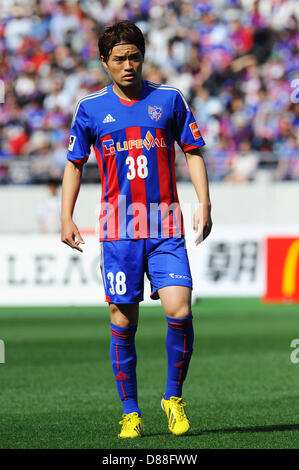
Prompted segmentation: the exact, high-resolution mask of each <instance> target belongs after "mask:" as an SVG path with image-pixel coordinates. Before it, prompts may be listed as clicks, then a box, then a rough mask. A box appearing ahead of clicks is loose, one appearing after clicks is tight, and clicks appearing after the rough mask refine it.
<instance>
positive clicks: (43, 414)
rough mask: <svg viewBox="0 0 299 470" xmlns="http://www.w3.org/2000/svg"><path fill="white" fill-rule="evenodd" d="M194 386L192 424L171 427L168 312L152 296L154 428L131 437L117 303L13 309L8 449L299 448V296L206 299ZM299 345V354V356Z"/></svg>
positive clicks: (0, 312)
mask: <svg viewBox="0 0 299 470" xmlns="http://www.w3.org/2000/svg"><path fill="white" fill-rule="evenodd" d="M193 314H194V327H195V343H194V354H193V357H192V360H191V363H190V368H189V374H188V377H187V381H186V382H185V385H184V394H183V397H184V399H185V400H186V401H187V408H186V411H187V414H188V416H189V418H190V421H191V431H190V433H189V434H188V435H186V436H183V437H176V436H173V435H171V434H170V433H169V431H168V428H167V421H166V417H165V415H164V413H163V412H162V411H161V408H160V400H161V395H162V393H163V391H164V387H165V381H166V352H165V337H166V321H165V319H164V315H163V311H162V309H161V307H154V308H151V307H142V308H141V311H140V323H139V328H138V332H137V335H136V347H137V351H138V365H137V375H138V388H139V404H140V407H141V410H142V413H143V418H144V426H145V433H144V437H143V438H142V439H133V440H121V439H118V438H117V434H118V432H119V429H120V425H119V424H118V421H119V420H120V419H121V413H122V409H121V403H120V401H119V399H118V395H117V392H116V385H115V381H114V378H113V374H112V368H111V365H110V357H109V343H110V331H109V327H110V324H109V318H108V310H107V308H105V307H104V308H90V307H82V308H77V307H70V308H1V309H0V338H1V339H2V340H4V342H5V352H6V362H5V364H0V377H1V391H0V404H1V406H0V447H1V448H2V449H28V448H31V449H65V448H68V449H83V448H85V449H225V448H229V449H238V448H242V449H245V448H246V449H256V448H261V449H276V448H280V449H287V448H297V449H298V448H299V396H298V383H299V363H297V364H294V363H292V362H291V360H290V355H291V352H292V349H291V347H290V343H291V341H292V340H293V339H295V338H299V306H298V305H289V304H288V305H265V304H263V303H262V302H261V301H260V300H258V299H202V300H200V301H199V302H197V303H196V304H195V305H194V307H193ZM298 356H299V355H298Z"/></svg>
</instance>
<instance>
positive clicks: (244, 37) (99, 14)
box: [0, 0, 299, 183]
mask: <svg viewBox="0 0 299 470" xmlns="http://www.w3.org/2000/svg"><path fill="white" fill-rule="evenodd" d="M297 3H298V2H296V1H294V0H275V2H274V1H270V0H255V1H254V2H251V1H245V0H244V1H242V2H240V1H235V0H233V1H232V0H211V1H207V0H196V1H194V2H191V1H184V2H173V1H170V0H165V1H164V0H163V1H157V2H156V1H155V2H149V1H147V0H144V1H141V2H136V0H129V1H116V0H105V1H101V2H99V1H89V0H88V1H87V0H82V1H80V2H74V1H73V0H61V1H59V2H52V1H48V0H41V1H40V2H36V1H35V0H28V1H27V2H26V3H24V2H23V3H22V2H17V1H14V0H10V1H8V2H7V1H6V2H1V3H0V18H1V21H0V67H1V72H2V76H1V79H2V80H3V81H4V82H5V102H4V103H3V104H0V106H1V113H0V127H1V130H3V138H2V139H1V140H0V155H1V154H3V153H5V154H6V153H7V152H8V153H9V157H11V158H7V159H6V163H5V165H7V170H8V173H9V167H10V165H12V164H14V165H17V164H18V162H19V161H20V162H21V163H20V164H21V165H22V167H24V164H25V162H26V164H27V166H28V170H30V171H31V168H32V165H33V160H32V158H31V156H30V154H28V149H29V148H31V146H30V143H31V140H32V139H33V138H34V130H36V126H38V127H40V128H43V125H44V122H46V123H47V129H48V131H49V133H50V134H51V136H52V141H53V152H51V153H50V154H49V157H48V158H47V159H46V160H45V159H44V164H46V162H47V165H48V171H50V168H51V167H52V166H56V167H57V171H59V172H60V174H62V170H61V166H60V165H59V164H58V165H57V162H59V161H60V159H59V157H58V156H57V155H58V153H59V152H60V149H61V147H62V146H63V145H64V143H65V140H66V138H67V137H66V136H67V131H66V129H67V128H69V125H70V121H71V110H72V109H73V106H74V104H75V103H76V102H77V100H78V99H80V98H81V97H82V96H84V95H85V94H86V93H92V92H96V91H98V90H99V89H101V88H103V87H104V86H106V84H107V78H106V76H105V74H104V73H103V70H99V68H98V66H97V64H96V55H97V37H98V33H99V31H101V30H102V29H103V27H104V25H105V24H107V22H109V21H114V20H118V19H132V20H133V21H135V22H138V25H139V26H140V28H141V29H142V31H143V32H144V34H145V37H146V43H147V61H148V63H150V64H151V67H150V68H148V71H147V68H145V70H144V77H145V78H147V73H149V74H150V75H149V80H152V81H155V80H156V79H155V78H154V76H155V75H158V74H160V75H162V77H161V78H162V83H165V84H168V85H171V86H176V87H178V88H180V89H181V90H182V91H183V92H184V93H185V96H186V97H187V98H188V100H189V102H190V104H191V105H193V106H194V107H195V108H196V116H195V117H196V118H197V119H198V121H199V122H201V123H203V124H202V126H203V127H202V131H203V132H204V135H205V139H206V142H207V145H208V146H209V147H210V149H211V150H213V151H214V149H215V150H217V149H218V148H219V150H221V146H222V143H221V139H220V131H221V134H222V135H223V132H224V133H225V135H226V136H227V137H229V138H230V139H231V140H232V144H233V145H232V147H234V149H233V150H232V152H234V151H235V150H238V148H239V145H240V140H239V133H238V128H237V127H235V122H236V120H238V119H239V117H236V114H240V113H239V112H238V110H237V109H236V108H234V106H232V103H233V101H234V100H235V98H236V97H235V93H236V92H237V94H238V98H239V99H240V100H241V102H242V109H243V115H245V118H246V116H247V117H248V127H247V128H245V132H248V131H249V132H250V139H249V140H250V142H251V149H252V150H253V151H254V150H257V151H259V144H258V143H259V142H260V141H261V140H262V139H264V138H266V139H268V138H272V139H274V140H275V142H276V143H277V145H275V148H274V149H273V151H274V153H275V155H274V156H275V160H276V161H277V162H278V161H279V160H280V159H283V158H284V155H283V142H284V141H285V140H284V137H283V136H282V135H281V128H280V126H279V124H278V122H279V120H280V118H281V117H283V116H285V115H286V114H288V117H289V118H290V121H291V127H290V129H289V131H290V133H291V135H293V134H296V135H298V120H297V121H296V108H298V104H297V105H296V107H290V96H291V95H292V93H293V92H294V90H293V89H292V87H291V83H292V80H293V79H296V78H298V67H299V53H298V50H299V49H298V22H299V13H298V7H297ZM29 12H30V14H29ZM154 68H156V72H155V69H154ZM158 69H159V71H158V72H157V70H158ZM157 82H161V80H160V79H157ZM198 87H203V88H204V89H205V90H206V93H207V97H205V98H204V101H205V103H204V104H203V107H204V110H202V109H201V107H200V106H197V105H196V100H197V97H198ZM215 100H218V101H220V105H221V108H222V111H221V113H220V114H218V116H219V119H220V121H219V123H220V126H221V129H220V131H219V132H218V131H217V123H216V122H215V119H214V118H212V119H210V116H211V114H210V109H209V106H207V105H209V104H210V103H211V102H215ZM57 104H58V106H57V107H55V106H56V105H57ZM217 106H219V103H218V105H217ZM224 111H225V118H223V113H224ZM204 113H205V114H206V119H207V121H206V122H207V125H206V124H205V123H204V122H203V121H202V116H203V114H204ZM241 114H242V113H241ZM56 118H57V119H56ZM17 126H18V131H20V136H18V135H17V132H16V131H17V128H16V127H17ZM222 127H223V128H222ZM242 129H243V131H244V127H242ZM217 132H218V134H217ZM226 132H227V134H226ZM11 138H13V139H14V138H16V139H17V140H16V142H13V145H12V146H11V145H10V144H8V143H7V141H10V139H11ZM246 138H247V139H248V135H247V136H246V135H243V136H242V139H246ZM242 139H241V140H242ZM27 143H28V144H29V145H27ZM296 152H298V153H299V150H298V143H297V147H296ZM19 157H21V160H20V159H19ZM232 157H233V155H232V154H231V151H230V150H228V152H227V159H228V162H229V160H230V159H231V158H232ZM210 158H212V153H211V152H209V155H208V156H207V162H208V161H209V159H210ZM40 159H43V156H42V155H41V156H40ZM94 164H95V163H93V162H92V160H90V161H89V162H88V165H91V166H92V165H94ZM178 168H182V169H183V168H184V165H178ZM28 170H27V171H26V172H27V173H28V179H27V180H26V178H23V179H21V181H22V182H24V183H28V182H30V181H31V180H32V178H31V176H30V171H28ZM179 171H180V170H179ZM6 173H7V172H6ZM17 173H18V172H16V174H17ZM209 173H210V175H209V176H210V178H211V180H215V181H224V179H219V175H216V174H214V173H213V165H212V164H211V165H209ZM278 174H279V173H278ZM292 175H293V176H292V177H294V178H295V175H296V173H292ZM181 176H182V177H183V179H184V178H185V174H182V175H181ZM179 177H180V175H179ZM43 179H44V173H42V174H41V175H38V174H36V175H35V181H37V182H38V181H39V182H43ZM4 181H6V182H11V183H14V182H16V181H15V180H14V178H13V174H12V173H11V174H10V177H9V178H6V179H5V180H4Z"/></svg>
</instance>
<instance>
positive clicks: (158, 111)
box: [148, 106, 162, 121]
mask: <svg viewBox="0 0 299 470" xmlns="http://www.w3.org/2000/svg"><path fill="white" fill-rule="evenodd" d="M148 115H149V117H150V118H151V119H152V120H153V121H159V119H160V117H161V116H162V106H149V107H148Z"/></svg>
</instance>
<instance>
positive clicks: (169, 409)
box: [161, 397, 190, 436]
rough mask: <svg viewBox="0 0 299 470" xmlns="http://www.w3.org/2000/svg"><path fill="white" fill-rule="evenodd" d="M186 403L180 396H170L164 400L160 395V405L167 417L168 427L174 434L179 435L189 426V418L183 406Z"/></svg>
mask: <svg viewBox="0 0 299 470" xmlns="http://www.w3.org/2000/svg"><path fill="white" fill-rule="evenodd" d="M185 406H186V403H185V402H184V401H183V400H182V398H180V397H170V399H169V400H165V398H164V397H162V400H161V407H162V410H163V411H165V413H166V416H167V418H168V429H169V430H170V431H171V432H172V433H173V434H175V435H177V436H181V435H182V434H185V433H186V432H187V431H188V429H189V428H190V423H189V420H188V418H187V416H186V413H185V410H184V407H185Z"/></svg>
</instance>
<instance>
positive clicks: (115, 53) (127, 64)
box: [102, 44, 143, 88]
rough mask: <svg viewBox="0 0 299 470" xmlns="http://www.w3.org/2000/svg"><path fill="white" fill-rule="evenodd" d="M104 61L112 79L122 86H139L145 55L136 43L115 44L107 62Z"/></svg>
mask: <svg viewBox="0 0 299 470" xmlns="http://www.w3.org/2000/svg"><path fill="white" fill-rule="evenodd" d="M102 63H103V65H104V67H105V69H107V70H108V71H109V73H110V75H111V78H112V80H113V81H114V82H115V83H116V84H117V85H118V86H119V87H121V88H127V87H130V88H132V87H135V86H137V87H138V86H139V85H140V82H141V74H142V64H143V57H142V54H141V52H140V50H139V49H138V48H137V47H136V46H135V45H134V44H124V45H119V46H114V47H113V49H112V51H111V53H110V56H109V58H108V60H107V62H104V61H103V58H102Z"/></svg>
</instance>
